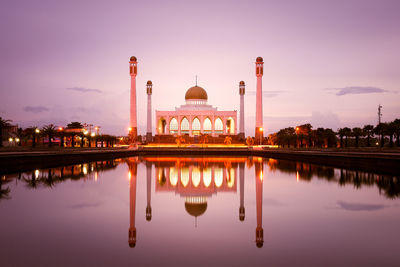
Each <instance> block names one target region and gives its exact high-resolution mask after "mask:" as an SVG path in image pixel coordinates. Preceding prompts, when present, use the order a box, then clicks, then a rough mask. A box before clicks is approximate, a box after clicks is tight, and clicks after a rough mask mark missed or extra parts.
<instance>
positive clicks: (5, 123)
mask: <svg viewBox="0 0 400 267" xmlns="http://www.w3.org/2000/svg"><path fill="white" fill-rule="evenodd" d="M10 122H11V120H5V119H3V118H2V117H0V147H3V129H5V128H7V127H9V126H10Z"/></svg>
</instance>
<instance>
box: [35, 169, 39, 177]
mask: <svg viewBox="0 0 400 267" xmlns="http://www.w3.org/2000/svg"><path fill="white" fill-rule="evenodd" d="M35 178H39V170H35Z"/></svg>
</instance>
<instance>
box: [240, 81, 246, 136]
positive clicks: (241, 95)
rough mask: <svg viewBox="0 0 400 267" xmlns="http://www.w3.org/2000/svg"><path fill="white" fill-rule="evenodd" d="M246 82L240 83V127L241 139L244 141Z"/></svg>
mask: <svg viewBox="0 0 400 267" xmlns="http://www.w3.org/2000/svg"><path fill="white" fill-rule="evenodd" d="M244 88H245V85H244V81H240V83H239V95H240V125H239V137H240V138H243V139H244V91H245V90H244Z"/></svg>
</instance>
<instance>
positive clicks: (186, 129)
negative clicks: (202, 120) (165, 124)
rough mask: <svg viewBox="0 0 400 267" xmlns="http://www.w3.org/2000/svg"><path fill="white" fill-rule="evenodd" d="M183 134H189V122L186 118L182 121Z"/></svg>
mask: <svg viewBox="0 0 400 267" xmlns="http://www.w3.org/2000/svg"><path fill="white" fill-rule="evenodd" d="M181 134H182V135H183V134H189V120H188V119H187V118H186V117H184V118H183V119H182V121H181Z"/></svg>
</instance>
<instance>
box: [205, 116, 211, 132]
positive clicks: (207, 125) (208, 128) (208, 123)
mask: <svg viewBox="0 0 400 267" xmlns="http://www.w3.org/2000/svg"><path fill="white" fill-rule="evenodd" d="M203 132H204V133H205V134H212V123H211V120H210V118H208V117H207V118H206V119H205V120H204V124H203Z"/></svg>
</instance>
